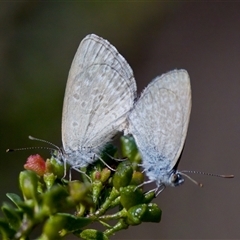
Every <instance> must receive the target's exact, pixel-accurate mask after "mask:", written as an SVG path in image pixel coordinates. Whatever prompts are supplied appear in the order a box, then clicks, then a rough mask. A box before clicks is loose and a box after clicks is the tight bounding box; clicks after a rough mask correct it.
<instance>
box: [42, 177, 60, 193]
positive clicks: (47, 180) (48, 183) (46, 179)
mask: <svg viewBox="0 0 240 240" xmlns="http://www.w3.org/2000/svg"><path fill="white" fill-rule="evenodd" d="M56 178H57V176H56V175H54V174H53V173H46V174H44V175H43V180H44V182H45V184H46V186H47V189H48V190H49V189H50V188H51V187H52V186H53V184H54V182H55V180H56Z"/></svg>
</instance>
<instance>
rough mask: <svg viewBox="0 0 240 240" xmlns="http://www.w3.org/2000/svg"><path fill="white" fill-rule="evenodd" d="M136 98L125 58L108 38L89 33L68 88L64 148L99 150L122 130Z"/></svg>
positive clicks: (75, 59)
mask: <svg viewBox="0 0 240 240" xmlns="http://www.w3.org/2000/svg"><path fill="white" fill-rule="evenodd" d="M135 98H136V83H135V79H134V77H133V72H132V69H131V67H130V66H129V64H128V63H127V62H126V60H125V59H124V58H123V57H122V56H121V55H120V54H119V53H118V51H117V50H116V48H115V47H114V46H112V45H111V44H110V43H109V42H108V41H106V40H104V39H103V38H101V37H98V36H96V35H94V34H90V35H88V36H86V37H85V38H84V39H83V40H82V42H81V43H80V45H79V47H78V50H77V52H76V54H75V57H74V59H73V62H72V65H71V68H70V72H69V76H68V81H67V86H66V91H65V97H64V104H63V115H62V141H63V147H64V149H65V151H68V150H70V151H72V150H73V151H74V150H79V149H80V148H83V147H91V149H92V150H93V151H94V149H96V150H100V149H101V148H102V147H103V146H104V145H105V143H107V142H108V141H110V140H111V138H112V137H113V136H114V135H115V134H116V132H117V131H118V130H122V128H123V126H124V124H125V122H126V117H127V113H128V112H129V110H130V109H131V108H132V107H133V103H134V100H135Z"/></svg>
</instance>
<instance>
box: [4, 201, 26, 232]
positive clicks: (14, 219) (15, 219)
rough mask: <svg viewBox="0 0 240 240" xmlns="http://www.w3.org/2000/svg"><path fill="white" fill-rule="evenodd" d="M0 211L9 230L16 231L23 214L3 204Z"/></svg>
mask: <svg viewBox="0 0 240 240" xmlns="http://www.w3.org/2000/svg"><path fill="white" fill-rule="evenodd" d="M2 211H3V213H4V215H5V217H6V218H7V221H8V223H9V225H10V226H11V228H13V229H15V230H17V229H18V228H19V227H20V225H21V222H22V220H21V219H22V215H23V213H22V212H21V211H20V210H19V209H14V208H13V207H12V206H10V205H9V204H7V203H4V204H3V206H2Z"/></svg>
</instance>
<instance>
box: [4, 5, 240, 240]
mask: <svg viewBox="0 0 240 240" xmlns="http://www.w3.org/2000/svg"><path fill="white" fill-rule="evenodd" d="M89 33H96V34H98V35H99V36H102V37H104V38H106V39H108V40H109V41H110V42H111V43H112V44H113V45H114V46H116V48H117V49H118V50H119V52H120V53H122V55H123V56H124V57H125V58H126V59H127V61H128V62H129V64H130V65H131V66H132V68H133V70H134V73H135V77H136V81H137V84H138V91H139V92H140V91H141V90H142V89H143V87H144V86H146V85H147V84H148V83H149V82H150V81H151V79H153V78H154V77H155V76H156V75H160V74H162V73H164V72H166V71H169V70H172V69H175V68H185V69H187V70H188V72H189V74H190V77H191V84H192V95H193V108H192V114H191V119H190V125H189V130H188V136H187V140H186V144H185V150H184V153H183V156H182V160H181V163H180V165H179V169H190V170H199V171H206V172H213V173H226V174H228V173H231V174H235V178H234V179H232V180H224V179H219V178H214V177H205V176H199V175H194V176H193V177H194V179H196V180H198V181H200V182H202V183H204V188H202V189H201V188H198V187H197V186H195V185H194V184H192V183H191V182H189V181H188V180H186V183H185V184H184V185H183V186H181V187H178V188H167V189H166V190H165V191H164V192H163V193H161V194H160V195H159V196H158V198H157V199H156V200H155V202H157V203H158V204H159V206H160V207H161V208H162V211H163V216H162V221H161V223H159V224H154V223H151V224H150V223H149V224H141V225H140V226H136V227H131V228H129V229H128V230H126V231H122V232H120V233H118V234H116V235H115V236H114V237H113V239H150V238H151V239H154V238H155V239H179V238H181V239H190V238H191V239H207V238H208V239H210V238H215V239H220V238H222V239H224V238H225V239H231V238H232V239H233V238H240V229H239V223H240V220H239V214H240V210H239V199H240V191H239V179H240V178H239V166H240V110H239V109H240V3H237V2H231V3H230V2H228V3H227V2H222V3H220V2H214V3H213V2H212V3H209V2H208V3H207V2H194V3H193V2H192V3H190V2H168V3H166V2H148V1H145V2H82V3H81V2H79V3H34V2H21V3H14V2H12V3H0V74H1V79H0V104H1V106H0V111H1V112H0V157H1V160H0V201H1V202H2V201H6V200H7V198H6V197H5V193H6V192H17V191H18V190H17V188H18V186H17V178H18V174H19V172H20V171H21V170H22V169H23V167H22V165H23V164H24V161H25V159H26V158H27V156H28V155H29V154H30V153H36V152H38V153H41V154H42V155H43V156H45V157H48V156H49V154H48V152H47V153H46V151H43V152H42V151H38V150H34V151H24V152H16V153H13V154H6V153H5V149H6V148H9V147H25V146H39V145H41V144H40V143H39V142H37V143H36V142H33V141H29V140H28V138H27V136H28V135H30V134H31V135H33V136H36V137H39V138H43V139H47V140H49V141H51V142H53V143H56V144H57V145H59V146H60V145H61V132H60V126H61V109H62V101H63V95H64V88H65V84H66V79H67V74H68V70H69V67H70V64H71V61H72V58H73V55H74V53H75V51H76V49H77V46H78V44H79V42H80V41H81V39H82V38H83V37H84V36H85V35H87V34H89Z"/></svg>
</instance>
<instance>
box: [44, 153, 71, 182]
mask: <svg viewBox="0 0 240 240" xmlns="http://www.w3.org/2000/svg"><path fill="white" fill-rule="evenodd" d="M67 167H68V166H67ZM46 172H47V173H53V174H54V175H56V176H57V178H62V177H63V176H64V164H62V163H60V162H58V161H57V160H56V159H55V158H53V157H52V158H50V159H47V160H46Z"/></svg>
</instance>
